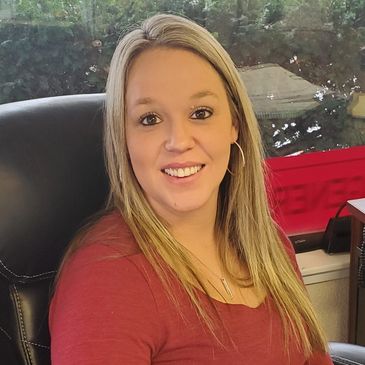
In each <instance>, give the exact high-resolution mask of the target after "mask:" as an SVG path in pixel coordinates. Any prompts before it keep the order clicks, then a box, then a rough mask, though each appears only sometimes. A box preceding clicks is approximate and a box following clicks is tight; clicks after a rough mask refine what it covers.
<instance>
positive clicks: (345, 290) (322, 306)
mask: <svg viewBox="0 0 365 365" xmlns="http://www.w3.org/2000/svg"><path fill="white" fill-rule="evenodd" d="M296 257H297V261H298V265H299V268H300V270H301V273H302V275H303V280H304V283H305V285H306V288H307V290H308V293H309V296H310V298H311V300H312V303H313V305H314V308H315V310H316V312H317V314H318V317H319V320H320V322H321V324H322V326H323V329H324V330H325V332H326V334H327V337H328V340H329V341H340V342H347V337H348V308H349V268H350V254H349V253H340V254H332V255H328V254H326V253H325V252H324V251H323V250H315V251H311V252H305V253H300V254H297V255H296Z"/></svg>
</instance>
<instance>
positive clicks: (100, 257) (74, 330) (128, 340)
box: [49, 245, 161, 365]
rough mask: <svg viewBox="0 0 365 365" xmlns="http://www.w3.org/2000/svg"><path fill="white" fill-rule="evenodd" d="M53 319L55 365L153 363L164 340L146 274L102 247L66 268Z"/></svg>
mask: <svg viewBox="0 0 365 365" xmlns="http://www.w3.org/2000/svg"><path fill="white" fill-rule="evenodd" d="M108 256H109V257H108ZM132 257H133V256H132ZM49 322H50V332H51V358H52V364H53V365H73V364H75V365H76V364H77V365H84V364H85V365H86V364H87V365H120V364H131V365H144V364H151V359H152V357H153V354H154V353H156V352H157V351H158V347H159V343H160V334H161V330H160V321H159V313H158V311H157V307H156V304H155V301H154V297H153V295H152V293H151V290H150V287H149V285H148V282H147V280H146V279H145V276H144V275H143V274H142V271H140V269H139V268H138V267H137V265H136V264H135V262H134V261H133V260H132V259H131V257H115V253H114V257H113V254H111V252H108V250H106V249H105V247H103V246H102V245H99V246H98V245H94V246H93V247H87V248H83V249H80V251H79V252H77V253H76V254H75V257H73V258H72V259H71V260H70V262H69V264H68V265H67V266H66V268H65V269H64V270H63V271H62V274H61V277H60V279H59V282H58V284H57V287H56V292H55V296H54V298H53V300H52V304H51V308H50V318H49Z"/></svg>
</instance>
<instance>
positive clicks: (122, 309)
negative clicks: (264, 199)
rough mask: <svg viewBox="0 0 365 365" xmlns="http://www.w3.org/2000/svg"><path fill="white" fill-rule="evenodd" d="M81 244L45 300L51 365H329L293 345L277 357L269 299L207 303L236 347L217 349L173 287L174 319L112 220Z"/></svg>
mask: <svg viewBox="0 0 365 365" xmlns="http://www.w3.org/2000/svg"><path fill="white" fill-rule="evenodd" d="M86 239H87V241H88V244H87V245H85V246H83V247H82V248H81V249H79V250H78V251H77V252H76V254H75V255H74V256H72V258H71V259H70V260H69V261H68V264H67V266H66V267H65V269H64V270H63V271H62V274H61V277H60V279H59V282H58V286H57V288H56V293H55V296H54V298H53V300H52V304H51V308H50V318H49V322H50V331H51V354H52V364H53V365H73V364H75V365H76V364H77V365H83V364H85V365H86V364H87V365H121V364H128V365H134V364H138V365H142V364H174V365H179V364H181V365H182V364H184V365H186V364H201V365H203V364H225V365H230V364H250V365H251V364H255V365H274V364H280V365H282V364H291V365H304V364H308V365H326V364H332V362H331V360H330V358H329V357H328V355H317V356H313V357H312V359H311V360H310V361H309V362H307V363H306V362H305V359H304V357H303V354H302V353H301V352H299V351H298V349H297V346H295V344H292V345H291V346H290V349H289V352H290V359H288V358H287V357H285V356H286V355H285V352H284V345H283V336H282V326H281V322H280V318H279V315H278V314H277V313H276V311H275V310H273V309H272V307H271V308H269V304H270V302H271V301H270V299H269V298H267V299H266V300H265V302H264V303H262V304H261V305H260V306H259V307H257V308H249V307H247V306H245V305H241V304H225V303H222V302H219V301H217V300H214V299H212V303H213V304H214V306H215V308H216V309H217V312H218V313H219V316H220V318H221V319H222V322H223V323H224V325H225V327H226V329H227V331H228V333H229V334H230V336H231V338H232V339H233V341H234V343H235V345H236V347H235V348H234V347H233V346H232V345H230V344H229V343H228V342H226V347H225V348H224V347H222V346H221V345H219V344H218V342H217V341H216V340H214V339H213V338H212V335H211V334H210V332H208V331H207V330H206V328H205V327H204V326H203V325H202V324H201V322H200V320H199V318H198V317H197V315H196V313H195V310H194V308H193V307H192V305H191V304H190V302H189V299H188V297H187V295H186V294H185V293H184V292H183V291H182V290H181V288H180V286H179V284H178V283H177V282H176V281H175V282H174V283H173V285H174V292H175V293H177V295H178V299H179V305H180V310H181V311H182V313H183V317H182V316H180V315H179V314H178V312H177V310H176V307H175V306H174V305H173V303H172V302H171V301H170V300H169V299H168V298H167V296H166V294H165V290H164V289H163V287H162V284H161V282H160V280H159V278H158V277H157V275H156V273H155V272H154V270H153V268H152V266H151V265H150V264H149V262H148V261H147V260H146V258H145V257H144V256H143V254H142V253H140V250H139V248H138V246H137V244H136V242H135V240H134V238H133V237H132V235H131V233H130V232H129V230H128V229H127V227H126V225H125V224H123V222H122V219H121V217H120V215H119V213H112V214H110V215H109V216H106V217H104V218H103V219H102V220H101V221H99V223H97V224H96V226H95V227H94V228H93V229H92V231H90V232H89V234H88V235H87V237H86ZM291 252H292V251H291ZM292 254H293V252H292ZM293 255H294V254H293ZM293 257H294V256H293ZM200 295H201V298H202V300H203V302H207V297H206V296H205V294H203V293H201V294H200ZM270 309H271V311H270Z"/></svg>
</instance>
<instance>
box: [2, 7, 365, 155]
mask: <svg viewBox="0 0 365 365" xmlns="http://www.w3.org/2000/svg"><path fill="white" fill-rule="evenodd" d="M157 12H173V13H175V14H184V15H186V16H188V17H189V18H191V19H193V20H195V21H197V22H198V23H199V24H201V25H203V26H204V27H206V28H207V29H208V30H210V31H211V32H212V33H213V34H214V35H215V36H216V37H217V38H218V39H219V40H220V42H221V43H222V44H223V45H224V47H225V48H226V49H227V50H228V52H229V53H230V54H231V56H232V58H233V59H234V61H235V63H236V64H237V66H238V67H239V70H240V73H241V75H242V78H243V80H244V81H245V84H246V87H247V89H248V92H249V95H250V97H251V99H252V101H253V105H254V109H255V112H256V115H257V117H258V119H259V123H260V126H261V129H262V134H263V137H264V140H265V145H266V150H267V152H268V155H270V156H283V155H290V154H299V153H303V152H310V151H322V150H328V149H335V148H343V147H349V146H356V145H363V144H365V48H363V47H365V6H364V1H363V0H162V1H154V0H135V1H133V2H132V1H127V0H58V1H56V0H39V1H36V0H0V60H1V61H0V71H1V72H0V103H6V102H12V101H17V100H24V99H29V98H37V97H44V96H53V95H64V94H75V93H94V92H103V90H104V86H105V80H106V77H107V74H108V64H109V61H110V58H111V55H112V53H113V50H114V47H115V44H116V42H117V40H118V38H119V37H120V35H121V34H122V33H123V32H124V31H125V30H126V29H128V27H129V26H131V25H133V24H135V23H136V22H139V21H141V20H143V19H144V18H145V17H147V16H149V15H152V14H155V13H157Z"/></svg>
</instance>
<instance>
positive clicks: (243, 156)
mask: <svg viewBox="0 0 365 365" xmlns="http://www.w3.org/2000/svg"><path fill="white" fill-rule="evenodd" d="M234 144H235V145H236V146H237V147H238V149H239V150H240V153H241V157H242V165H243V166H245V165H246V160H245V154H244V153H243V150H242V147H241V146H240V145H239V143H238V142H237V141H235V142H234Z"/></svg>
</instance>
